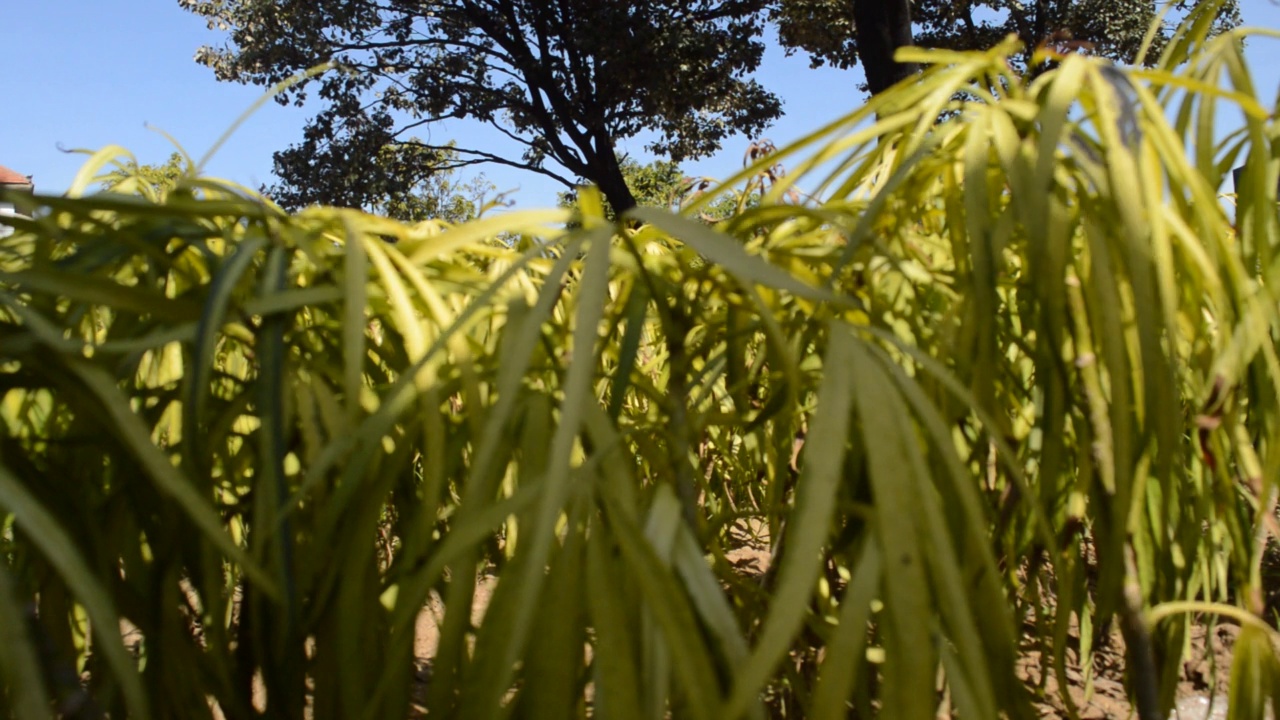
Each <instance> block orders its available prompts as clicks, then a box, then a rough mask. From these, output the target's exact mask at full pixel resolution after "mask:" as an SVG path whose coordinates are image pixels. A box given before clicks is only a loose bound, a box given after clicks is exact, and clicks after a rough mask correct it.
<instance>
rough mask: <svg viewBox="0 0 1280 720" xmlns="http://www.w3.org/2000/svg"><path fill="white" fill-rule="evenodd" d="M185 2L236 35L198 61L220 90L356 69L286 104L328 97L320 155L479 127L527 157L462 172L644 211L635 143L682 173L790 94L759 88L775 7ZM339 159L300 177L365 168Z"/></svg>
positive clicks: (467, 160)
mask: <svg viewBox="0 0 1280 720" xmlns="http://www.w3.org/2000/svg"><path fill="white" fill-rule="evenodd" d="M179 2H180V4H181V5H182V6H183V7H185V8H186V9H188V10H190V11H192V12H194V13H196V14H198V15H201V16H203V17H205V18H206V20H207V22H208V24H209V26H210V27H211V28H218V29H221V30H228V31H229V32H230V38H229V44H228V45H226V46H225V47H223V48H221V49H214V48H210V47H204V48H201V49H200V50H199V51H198V52H197V55H196V58H197V61H198V62H200V63H202V64H204V65H207V66H209V67H211V68H213V69H214V71H215V73H216V74H217V77H218V78H219V79H220V80H229V81H236V82H245V83H257V84H262V85H271V84H274V83H277V82H280V81H282V80H285V79H287V78H289V77H291V76H293V75H295V74H296V73H298V72H300V71H303V70H306V69H308V68H311V67H313V66H315V65H318V64H320V63H325V62H332V63H335V64H336V65H337V66H339V67H340V68H341V70H340V71H334V72H328V73H326V74H323V75H321V76H319V77H316V78H314V79H311V80H308V81H303V82H300V83H298V84H296V85H293V86H292V87H290V88H289V89H287V90H284V91H282V92H281V94H280V95H279V96H278V100H279V101H281V102H295V103H299V104H300V103H302V102H303V101H304V99H305V98H307V97H308V96H309V93H310V92H311V91H312V90H313V89H314V91H315V94H316V95H318V96H319V98H320V99H321V100H322V101H323V103H324V107H323V109H322V110H320V112H319V113H318V114H317V115H316V116H315V117H314V118H313V119H312V120H311V121H310V123H309V124H308V127H307V128H306V139H305V140H304V143H303V146H304V147H321V146H324V145H325V144H328V143H334V142H335V141H336V142H337V144H338V145H352V144H354V145H358V146H365V147H379V148H380V147H381V146H382V145H385V144H390V145H392V146H395V147H414V148H421V149H424V150H437V151H438V150H442V149H444V148H445V147H447V146H444V145H440V144H434V143H432V142H431V141H429V140H414V139H410V138H408V135H409V133H410V132H412V131H413V130H414V129H415V128H419V127H423V126H428V125H430V124H431V123H434V122H436V121H439V120H444V119H449V118H470V119H475V120H479V121H481V122H484V123H487V124H488V125H490V126H492V127H493V128H495V129H497V130H498V131H499V132H500V133H502V134H503V135H504V136H506V137H507V138H509V139H511V140H513V141H515V142H516V143H518V144H519V145H520V146H522V147H523V154H522V155H520V156H519V157H509V156H505V155H501V154H499V153H495V152H492V151H489V150H484V149H476V148H454V151H455V152H456V153H457V159H456V160H455V161H454V162H452V163H451V164H450V165H449V166H451V167H459V166H463V165H471V164H475V163H479V162H494V163H501V164H505V165H511V166H515V167H519V168H525V169H528V170H532V171H534V172H539V173H542V174H544V175H546V176H548V177H551V178H554V179H555V180H557V181H559V182H561V183H563V184H564V185H565V186H566V187H571V186H572V185H573V182H572V181H571V180H570V179H569V178H571V177H582V178H586V179H588V180H590V181H591V182H594V183H596V184H597V185H599V186H600V188H601V190H602V191H603V192H604V194H605V196H606V197H608V198H609V200H610V202H612V203H613V205H614V206H615V207H616V208H618V209H620V210H625V209H627V208H629V207H632V206H633V205H634V204H635V198H634V197H633V196H632V195H631V192H630V190H629V189H628V188H627V185H626V182H625V180H624V178H623V176H622V170H621V168H620V167H619V164H618V161H617V155H616V143H617V142H618V141H619V140H620V139H623V138H628V137H632V136H635V135H637V134H638V133H641V132H652V133H654V135H655V136H656V137H655V139H654V140H653V142H652V143H651V144H650V145H649V146H648V149H649V150H651V151H652V152H654V153H655V154H657V155H659V156H663V157H669V158H670V159H672V160H674V161H677V162H678V161H680V160H683V159H685V158H698V157H702V156H705V155H707V154H709V153H711V152H714V151H715V150H717V149H718V148H719V147H720V144H721V142H722V141H723V140H724V139H725V138H726V137H728V136H729V135H731V134H733V133H745V134H755V133H757V132H759V131H760V130H762V129H763V128H764V127H765V126H766V125H767V124H768V123H769V122H770V121H772V120H773V119H775V118H776V117H778V116H779V115H780V114H781V104H780V102H779V100H778V99H777V97H775V96H774V95H773V94H771V93H769V92H767V91H766V90H764V88H762V87H761V86H760V85H759V84H758V83H756V82H755V81H753V80H750V79H747V78H746V74H747V73H750V72H751V71H752V70H754V69H755V68H756V67H757V66H758V65H759V63H760V59H761V57H762V55H763V53H764V44H763V42H761V40H760V35H761V32H762V29H763V28H762V24H763V17H762V10H763V8H764V6H765V3H766V0H693V1H692V2H689V1H687V0H650V1H648V2H644V3H635V2H625V1H622V0H614V1H601V0H386V1H385V2H376V1H375V0H341V1H339V0H318V1H317V0H282V1H281V2H271V3H264V2H257V1H255V0H179ZM317 86H318V87H317ZM326 160H327V161H329V162H332V163H335V164H333V165H322V164H319V163H314V164H311V165H310V166H309V168H307V167H302V166H298V167H297V168H296V172H294V174H293V177H291V178H290V182H291V183H293V184H303V185H305V184H311V183H312V182H316V181H319V180H320V179H321V178H322V177H323V176H324V175H325V174H327V173H334V172H341V173H354V172H358V170H359V168H357V167H355V166H352V165H351V164H350V163H348V162H346V159H345V158H343V157H341V154H340V153H333V154H332V155H331V156H330V157H328V158H326ZM548 161H550V163H552V164H553V165H558V166H559V168H562V169H563V171H567V172H562V171H561V170H560V169H557V168H556V167H554V166H552V165H549V164H548Z"/></svg>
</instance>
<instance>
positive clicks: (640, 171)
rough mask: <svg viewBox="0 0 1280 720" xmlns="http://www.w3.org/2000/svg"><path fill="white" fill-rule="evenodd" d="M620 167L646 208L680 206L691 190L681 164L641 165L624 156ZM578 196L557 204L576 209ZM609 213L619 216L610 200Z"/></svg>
mask: <svg viewBox="0 0 1280 720" xmlns="http://www.w3.org/2000/svg"><path fill="white" fill-rule="evenodd" d="M618 167H619V168H620V169H621V170H622V176H623V178H624V179H625V180H626V181H627V187H628V188H629V189H630V190H631V195H632V197H634V198H635V201H636V204H637V205H640V206H642V207H660V208H673V207H676V206H677V205H679V203H680V199H681V198H682V197H684V195H685V194H686V193H687V192H688V191H689V186H690V182H691V181H690V178H688V177H686V176H685V174H684V171H683V170H681V169H680V165H679V163H675V162H672V161H670V160H655V161H653V162H651V163H648V164H645V165H641V164H640V163H639V162H638V161H636V160H635V159H633V158H631V157H621V158H619V159H618ZM584 180H585V178H584ZM577 195H578V194H577V192H576V191H573V190H569V191H565V192H562V193H559V195H558V196H557V198H556V200H557V202H556V204H558V205H559V206H560V207H572V206H573V205H574V203H576V202H577ZM605 214H606V215H608V216H609V217H616V213H615V212H614V210H613V206H612V204H611V203H608V201H606V207H605Z"/></svg>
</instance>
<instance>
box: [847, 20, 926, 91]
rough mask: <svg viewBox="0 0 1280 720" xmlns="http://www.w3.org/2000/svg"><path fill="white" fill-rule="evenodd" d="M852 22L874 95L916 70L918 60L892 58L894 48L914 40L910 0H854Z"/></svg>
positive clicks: (868, 84) (868, 83)
mask: <svg viewBox="0 0 1280 720" xmlns="http://www.w3.org/2000/svg"><path fill="white" fill-rule="evenodd" d="M853 23H854V30H855V31H856V32H857V41H858V60H859V61H860V62H861V63H862V69H863V70H864V71H865V72H866V74H867V86H868V87H869V88H870V89H871V94H872V95H876V94H878V93H880V92H881V91H883V90H885V89H887V88H889V87H890V86H892V85H893V84H894V83H896V82H898V81H899V80H902V79H903V78H905V77H908V76H909V75H911V74H912V73H914V72H915V71H916V66H915V63H900V62H895V61H894V59H893V53H894V51H895V50H897V49H898V48H900V47H903V46H905V45H910V44H911V41H912V34H911V2H910V0H853Z"/></svg>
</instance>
